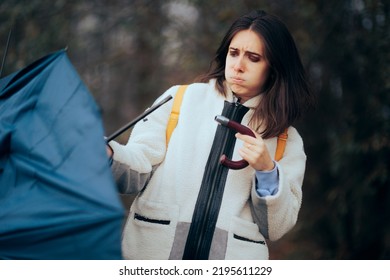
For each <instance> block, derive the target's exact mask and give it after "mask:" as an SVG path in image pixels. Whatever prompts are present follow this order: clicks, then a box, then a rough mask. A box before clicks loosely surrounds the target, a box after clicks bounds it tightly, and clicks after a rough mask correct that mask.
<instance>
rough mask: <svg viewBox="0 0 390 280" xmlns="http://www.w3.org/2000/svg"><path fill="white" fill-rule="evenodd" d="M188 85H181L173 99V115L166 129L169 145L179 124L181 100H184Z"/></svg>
mask: <svg viewBox="0 0 390 280" xmlns="http://www.w3.org/2000/svg"><path fill="white" fill-rule="evenodd" d="M187 87H188V85H181V86H179V89H178V90H177V93H176V95H175V98H174V99H173V105H172V111H171V115H170V116H169V120H168V125H167V130H166V143H167V146H168V144H169V140H170V139H171V135H172V132H173V130H174V129H175V127H176V125H177V121H178V120H179V115H180V107H181V102H182V101H183V95H184V92H185V91H186V89H187Z"/></svg>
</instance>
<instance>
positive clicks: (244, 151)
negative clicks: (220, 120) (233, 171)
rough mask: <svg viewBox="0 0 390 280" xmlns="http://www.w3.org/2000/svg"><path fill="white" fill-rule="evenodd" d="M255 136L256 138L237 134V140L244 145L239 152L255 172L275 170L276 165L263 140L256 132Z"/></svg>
mask: <svg viewBox="0 0 390 280" xmlns="http://www.w3.org/2000/svg"><path fill="white" fill-rule="evenodd" d="M253 132H254V131H253ZM254 134H255V135H256V138H254V137H252V136H249V135H243V134H241V133H236V138H237V139H240V140H241V141H243V143H244V144H243V146H242V148H241V149H240V150H239V151H238V152H239V153H240V155H241V156H242V158H243V159H245V160H246V161H247V162H248V163H249V165H250V166H252V167H253V168H254V169H255V170H258V171H268V170H272V169H274V167H275V163H274V162H273V160H272V158H271V156H270V154H269V151H268V149H267V146H266V145H265V143H264V140H263V138H261V136H260V135H259V134H258V133H256V132H254Z"/></svg>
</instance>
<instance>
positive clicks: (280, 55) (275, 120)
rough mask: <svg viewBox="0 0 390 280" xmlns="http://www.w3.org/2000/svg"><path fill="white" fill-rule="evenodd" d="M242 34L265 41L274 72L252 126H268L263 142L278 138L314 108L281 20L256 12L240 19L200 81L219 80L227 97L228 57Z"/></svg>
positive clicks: (218, 82)
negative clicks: (256, 36) (245, 33)
mask: <svg viewBox="0 0 390 280" xmlns="http://www.w3.org/2000/svg"><path fill="white" fill-rule="evenodd" d="M242 30H252V31H254V32H256V33H257V34H258V35H259V36H260V38H262V39H263V43H264V45H265V59H266V60H267V62H268V65H269V66H270V70H271V71H270V75H269V78H268V81H267V82H266V88H265V91H264V92H262V94H263V95H264V96H263V98H262V101H261V102H260V104H259V106H258V107H257V108H255V112H254V114H253V117H252V119H251V120H250V123H249V124H250V126H251V127H253V128H255V129H256V130H257V131H258V130H259V129H260V127H261V126H263V125H264V127H265V128H264V130H263V131H261V132H260V133H261V134H262V137H263V138H266V139H267V138H271V137H275V136H277V135H279V134H281V133H282V132H283V131H285V129H286V128H288V127H289V126H290V125H292V124H293V123H294V121H296V120H297V119H298V118H300V117H301V115H302V114H303V112H304V111H306V110H307V109H309V108H310V107H312V106H313V105H314V97H313V94H312V92H311V90H310V87H309V84H308V82H307V78H306V74H305V70H304V68H303V65H302V62H301V58H300V56H299V53H298V50H297V47H296V45H295V42H294V39H293V37H292V36H291V34H290V32H289V31H288V29H287V27H286V26H285V24H284V23H283V22H282V21H281V20H280V19H279V18H278V17H277V16H274V15H271V14H268V13H266V12H264V11H253V12H251V13H249V14H246V15H244V16H242V17H240V18H238V19H237V20H236V21H235V22H234V23H233V24H232V26H231V27H230V28H229V30H228V31H227V33H226V35H225V37H224V38H223V39H222V42H221V44H220V46H219V48H218V50H217V52H216V55H215V57H214V59H213V60H212V62H211V63H210V68H209V70H208V72H207V73H206V74H205V75H203V76H201V77H199V78H198V79H197V80H198V81H200V82H208V81H210V80H211V79H216V81H217V82H216V87H217V90H218V91H219V92H220V93H221V94H222V95H224V96H226V93H225V86H224V82H225V65H226V56H227V54H228V51H229V46H230V43H231V41H232V39H233V37H234V36H235V35H236V34H237V33H238V32H239V31H242Z"/></svg>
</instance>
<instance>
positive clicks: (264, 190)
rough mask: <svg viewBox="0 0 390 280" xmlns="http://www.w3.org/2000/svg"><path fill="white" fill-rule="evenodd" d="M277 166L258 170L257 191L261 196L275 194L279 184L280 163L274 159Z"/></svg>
mask: <svg viewBox="0 0 390 280" xmlns="http://www.w3.org/2000/svg"><path fill="white" fill-rule="evenodd" d="M274 163H275V167H274V169H272V170H269V171H256V192H257V194H258V195H259V196H261V197H265V196H269V195H275V194H276V193H277V192H278V186H279V170H278V164H277V163H276V162H275V161H274Z"/></svg>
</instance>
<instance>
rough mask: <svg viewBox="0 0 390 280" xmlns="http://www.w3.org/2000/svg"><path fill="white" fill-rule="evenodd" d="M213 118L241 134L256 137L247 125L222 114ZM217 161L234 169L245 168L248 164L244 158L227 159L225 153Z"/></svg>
mask: <svg viewBox="0 0 390 280" xmlns="http://www.w3.org/2000/svg"><path fill="white" fill-rule="evenodd" d="M215 120H216V121H217V122H218V123H219V124H221V125H223V126H226V127H228V128H230V129H233V130H235V131H237V132H239V133H241V134H245V135H249V136H252V137H256V135H255V134H254V133H253V131H252V130H250V128H249V127H246V126H244V125H242V124H240V123H238V122H235V121H232V120H229V119H228V118H226V117H224V116H216V117H215ZM219 161H220V162H221V164H222V165H224V166H226V167H227V168H230V169H234V170H237V169H242V168H245V167H247V166H248V162H247V161H246V160H244V159H242V160H238V161H233V160H231V159H229V158H228V157H227V156H226V155H222V156H221V158H220V160H219Z"/></svg>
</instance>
